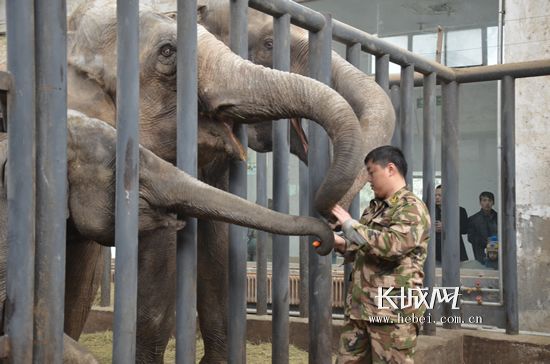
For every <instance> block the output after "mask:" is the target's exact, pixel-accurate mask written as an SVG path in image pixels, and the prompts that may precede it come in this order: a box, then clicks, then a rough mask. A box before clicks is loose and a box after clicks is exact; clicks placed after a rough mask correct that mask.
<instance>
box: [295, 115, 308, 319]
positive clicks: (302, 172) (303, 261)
mask: <svg viewBox="0 0 550 364" xmlns="http://www.w3.org/2000/svg"><path fill="white" fill-rule="evenodd" d="M302 127H303V129H304V132H305V133H306V135H307V134H308V127H309V124H308V121H307V120H302ZM298 168H299V170H298V178H299V180H300V216H309V170H308V166H307V165H306V164H305V163H303V162H302V161H300V162H299V167H298ZM309 241H310V237H309V236H300V317H309Z"/></svg>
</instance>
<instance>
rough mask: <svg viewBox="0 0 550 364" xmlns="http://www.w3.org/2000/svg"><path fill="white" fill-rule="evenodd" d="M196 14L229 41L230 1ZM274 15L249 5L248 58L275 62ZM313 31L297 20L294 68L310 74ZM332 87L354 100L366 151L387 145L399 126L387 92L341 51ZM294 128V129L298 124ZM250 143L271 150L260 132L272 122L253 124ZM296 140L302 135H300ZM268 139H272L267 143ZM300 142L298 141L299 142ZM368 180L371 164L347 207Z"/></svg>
mask: <svg viewBox="0 0 550 364" xmlns="http://www.w3.org/2000/svg"><path fill="white" fill-rule="evenodd" d="M197 19H198V22H199V24H201V25H203V26H204V27H205V28H206V29H207V30H208V31H210V32H211V33H212V34H214V35H216V36H217V37H218V38H219V39H220V40H221V41H223V42H224V43H225V44H229V20H230V8H229V2H228V1H226V0H198V1H197ZM273 34H274V32H273V18H272V17H271V16H269V15H267V14H264V13H262V12H260V11H257V10H254V9H250V8H249V9H248V57H249V60H251V61H252V62H254V63H256V64H261V65H263V66H266V67H273ZM308 56H309V44H308V32H307V31H306V30H304V29H302V28H299V27H297V26H294V25H292V26H291V29H290V70H291V72H295V73H298V74H302V75H307V74H308ZM331 81H332V87H333V88H334V89H335V90H336V91H337V92H338V93H340V94H341V95H342V96H343V97H344V98H345V99H346V100H347V101H348V103H349V104H350V105H351V107H352V108H353V110H354V112H355V113H356V115H357V117H358V119H359V122H360V124H361V130H362V134H361V135H362V139H363V143H362V146H363V150H362V153H363V155H366V154H367V153H368V152H369V151H370V150H372V149H374V148H376V147H378V146H381V145H384V144H388V143H389V142H390V140H391V136H392V135H393V130H394V127H395V113H394V109H393V106H392V104H391V100H390V98H389V97H388V95H387V94H386V92H385V91H384V90H383V89H382V88H381V87H380V86H379V85H378V84H377V83H376V82H375V80H374V78H373V77H371V76H368V75H366V74H364V73H363V72H361V71H360V70H358V69H357V68H355V67H354V66H352V65H351V64H350V63H348V62H347V61H346V60H344V59H343V58H342V57H340V56H339V55H338V54H337V53H336V52H334V51H333V52H332V65H331ZM293 129H295V128H293ZM248 132H249V134H248V136H249V143H250V144H251V145H254V146H256V148H259V149H263V151H268V150H269V149H270V147H271V145H270V144H269V140H268V139H265V138H263V139H261V140H258V139H257V138H256V136H257V135H260V136H262V135H269V134H270V133H271V123H261V124H256V125H254V126H252V127H251V128H249V129H248ZM297 135H298V136H299V133H298V134H297ZM294 139H297V138H296V137H295V138H294ZM266 143H267V144H266ZM294 144H295V145H299V142H297V141H296V140H295V141H294ZM366 182H367V171H366V168H362V169H361V173H360V175H359V176H358V178H357V180H356V181H355V183H354V185H353V187H352V188H351V189H350V190H349V191H348V193H346V195H345V196H344V197H343V198H342V200H341V201H340V202H339V204H340V205H342V206H344V207H348V206H349V204H350V203H351V201H352V199H353V198H354V196H355V195H356V194H357V193H358V192H359V191H360V190H361V188H362V187H363V186H364V185H365V184H366Z"/></svg>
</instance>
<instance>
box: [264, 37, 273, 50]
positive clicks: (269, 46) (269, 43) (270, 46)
mask: <svg viewBox="0 0 550 364" xmlns="http://www.w3.org/2000/svg"><path fill="white" fill-rule="evenodd" d="M264 46H265V48H266V49H273V39H271V38H268V39H266V40H265V42H264Z"/></svg>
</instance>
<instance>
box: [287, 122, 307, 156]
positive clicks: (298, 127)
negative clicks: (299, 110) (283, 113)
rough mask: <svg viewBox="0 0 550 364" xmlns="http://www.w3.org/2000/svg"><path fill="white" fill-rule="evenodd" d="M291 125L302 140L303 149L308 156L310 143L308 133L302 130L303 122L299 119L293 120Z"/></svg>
mask: <svg viewBox="0 0 550 364" xmlns="http://www.w3.org/2000/svg"><path fill="white" fill-rule="evenodd" d="M290 125H292V128H293V129H294V131H295V132H296V134H297V135H298V138H300V143H301V144H302V148H304V149H303V152H304V154H305V155H306V156H307V152H308V149H309V143H308V141H307V136H306V133H305V132H304V129H303V128H302V122H301V119H299V118H292V119H290Z"/></svg>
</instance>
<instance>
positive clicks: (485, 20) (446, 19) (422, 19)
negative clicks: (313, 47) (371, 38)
mask: <svg viewBox="0 0 550 364" xmlns="http://www.w3.org/2000/svg"><path fill="white" fill-rule="evenodd" d="M498 3H499V0H312V1H307V2H304V3H303V5H305V6H308V7H310V8H312V9H315V10H317V11H320V12H327V13H330V14H332V16H333V17H334V18H335V19H337V20H339V21H342V22H344V23H347V24H350V25H352V26H354V27H356V28H359V29H362V30H364V31H366V32H368V33H371V34H378V35H379V36H380V37H387V36H391V35H399V34H408V33H413V32H431V31H434V30H435V29H436V28H437V26H438V25H441V26H443V27H444V28H446V29H449V30H450V29H457V28H470V27H475V26H479V25H496V24H497V21H498Z"/></svg>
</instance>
